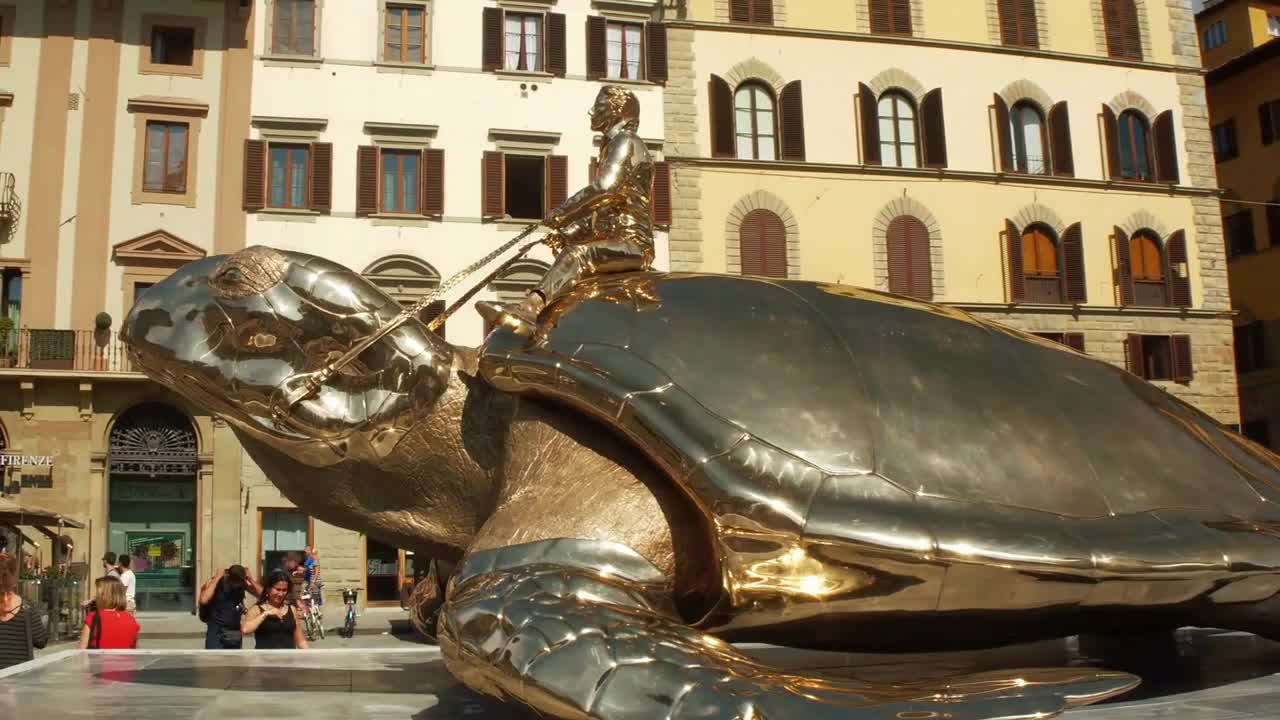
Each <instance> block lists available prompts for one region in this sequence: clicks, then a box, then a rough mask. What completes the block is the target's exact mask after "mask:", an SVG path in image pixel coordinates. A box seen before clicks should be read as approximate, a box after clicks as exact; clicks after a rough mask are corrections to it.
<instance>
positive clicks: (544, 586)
mask: <svg viewBox="0 0 1280 720" xmlns="http://www.w3.org/2000/svg"><path fill="white" fill-rule="evenodd" d="M666 583H667V580H666V578H665V577H664V576H663V575H662V573H660V572H659V571H658V570H657V569H656V568H654V567H653V566H652V565H650V564H649V563H648V561H646V560H645V559H644V558H642V557H641V556H640V555H638V554H637V553H635V552H633V551H631V550H630V549H629V548H627V547H625V546H622V545H619V544H616V543H609V542H602V541H588V540H553V541H543V542H536V543H530V544H527V545H517V546H511V547H506V548H500V549H496V550H487V551H482V552H479V553H476V554H473V555H471V556H470V557H468V558H467V559H466V561H464V564H463V566H462V567H461V568H460V569H459V572H458V574H457V575H456V576H455V577H454V579H453V581H452V582H451V583H450V588H449V597H448V600H447V601H446V603H445V607H444V610H443V612H442V613H441V622H440V636H439V637H440V645H441V649H442V650H443V651H444V655H445V662H446V664H447V666H448V667H449V670H450V671H451V672H452V673H453V674H454V675H455V676H456V677H457V678H458V679H459V680H461V681H462V682H463V683H465V684H466V685H467V686H469V687H470V688H472V689H473V690H476V691H478V692H481V693H484V694H487V695H491V696H494V697H497V698H500V699H514V700H517V701H520V702H523V703H525V704H527V705H529V706H531V707H533V708H534V709H535V710H537V711H539V712H541V713H543V714H546V715H550V716H553V717H558V718H566V719H568V718H573V719H575V720H576V719H578V718H599V719H600V720H618V719H621V718H655V717H656V718H670V719H671V720H681V719H682V718H724V719H726V720H728V719H730V718H792V717H795V718H801V717H803V718H817V719H819V720H821V719H823V718H842V719H847V718H855V719H857V718H866V719H868V720H870V719H871V718H876V719H879V718H885V717H899V718H927V717H947V718H950V719H951V720H984V719H987V718H1002V719H1009V720H1012V719H1015V718H1044V717H1050V716H1053V715H1056V714H1058V713H1060V712H1062V711H1063V710H1065V709H1067V708H1069V707H1074V706H1077V705H1086V704H1089V703H1093V702H1098V701H1100V700H1104V699H1106V698H1109V697H1112V696H1115V695H1117V694H1120V693H1123V692H1125V691H1127V690H1129V689H1131V688H1133V687H1134V686H1135V685H1137V683H1138V679H1137V678H1136V677H1134V676H1132V675H1129V674H1126V673H1118V672H1107V671H1100V670H1092V669H1079V668H1073V669H1039V670H1027V671H1009V672H1001V673H983V674H978V675H968V676H963V677H956V678H950V679H947V680H931V681H919V682H911V683H904V684H887V683H870V682H862V681H859V680H856V679H843V678H841V679H828V678H819V677H815V676H809V675H800V674H796V673H788V672H782V671H778V670H773V669H770V668H767V667H765V666H763V665H761V664H759V663H757V662H756V661H754V660H752V659H750V658H748V657H747V656H745V655H743V654H741V653H740V652H738V651H737V650H736V649H734V648H733V647H732V646H731V645H729V644H727V643H725V642H724V641H722V640H719V639H717V638H715V637H712V636H710V635H706V634H703V633H701V632H698V631H697V630H695V629H693V628H691V627H689V626H687V625H685V624H683V623H682V622H681V621H680V620H679V618H678V617H677V616H676V614H675V612H674V610H673V609H671V608H670V607H669V605H670V603H669V602H668V601H666V600H665V599H664V598H665V597H667V596H668V593H669V588H667V587H666Z"/></svg>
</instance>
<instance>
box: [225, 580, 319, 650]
mask: <svg viewBox="0 0 1280 720" xmlns="http://www.w3.org/2000/svg"><path fill="white" fill-rule="evenodd" d="M290 586H291V584H290V582H289V576H288V575H287V574H286V573H285V572H284V571H282V570H272V571H271V573H270V574H269V575H267V579H266V580H265V581H263V583H262V596H261V597H260V598H258V604H257V605H254V606H253V607H251V608H249V612H248V613H246V614H245V616H244V620H241V621H240V633H241V634H242V635H252V636H253V637H254V647H255V648H257V649H258V650H293V649H294V648H297V649H299V650H305V649H307V648H308V647H309V646H308V645H307V639H306V638H304V637H303V636H302V618H301V616H300V615H299V614H298V608H297V606H295V605H294V604H293V603H290V602H288V596H289V588H290Z"/></svg>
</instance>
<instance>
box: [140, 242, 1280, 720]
mask: <svg viewBox="0 0 1280 720" xmlns="http://www.w3.org/2000/svg"><path fill="white" fill-rule="evenodd" d="M400 313H401V308H400V306H399V305H398V304H397V303H396V301H395V300H393V299H392V298H391V297H389V296H387V295H386V294H385V293H383V292H382V291H380V290H379V289H378V288H377V287H375V286H374V285H372V284H371V283H369V282H368V281H367V280H365V279H364V278H362V277H360V276H359V275H358V274H356V273H353V272H351V271H350V270H348V269H347V268H344V267H342V266H340V265H337V264H335V263H333V262H330V261H328V260H324V259H322V258H318V257H315V256H310V255H305V254H302V253H296V252H286V251H279V250H273V249H270V248H265V247H260V246H256V247H251V248H247V249H245V250H243V251H240V252H238V253H236V254H234V255H230V256H219V257H209V258H205V259H202V260H198V261H195V262H193V263H191V264H189V265H187V266H185V267H183V268H181V269H179V270H178V271H177V272H175V273H174V274H173V275H172V276H170V277H169V278H167V279H166V280H164V281H163V282H161V283H159V284H157V285H155V286H154V287H152V288H151V289H150V290H148V291H147V293H146V294H145V295H144V296H143V297H142V298H141V299H140V300H139V301H138V303H137V304H136V305H135V307H134V308H133V309H132V311H131V312H130V315H129V317H128V319H127V321H126V325H125V329H124V336H125V338H126V340H127V342H128V344H129V347H130V351H131V355H132V357H133V359H134V361H135V362H136V363H137V366H138V367H139V368H141V369H142V370H143V371H144V372H146V373H147V374H148V375H149V376H150V377H152V378H153V379H155V380H156V381H157V382H159V383H161V384H163V385H165V386H167V387H168V388H170V389H172V390H173V391H174V392H176V393H178V394H180V395H182V396H185V397H186V398H188V399H189V400H190V402H192V403H193V404H195V405H197V406H199V407H202V408H204V409H205V410H207V411H209V412H211V413H214V414H216V415H218V416H220V417H222V418H224V419H225V420H226V421H227V422H228V423H229V424H230V425H231V427H232V428H234V430H235V432H236V433H237V435H238V436H239V438H240V439H241V441H242V442H243V444H244V446H245V448H246V450H247V452H248V453H249V454H250V455H251V456H252V457H253V458H254V460H255V461H256V462H257V463H258V465H259V466H261V467H262V468H263V470H264V471H265V472H266V474H267V475H268V476H269V477H270V478H271V479H272V481H273V482H275V483H276V484H277V485H278V486H279V487H280V488H281V490H282V491H283V492H284V494H285V495H286V496H287V497H288V498H289V499H290V500H292V501H293V502H294V503H296V504H297V505H298V506H299V507H300V508H302V509H304V510H305V511H307V512H309V513H311V514H312V515H314V516H316V517H318V518H320V519H322V520H325V521H327V522H330V523H334V524H336V525H340V526H344V527H349V528H356V529H359V530H361V531H363V532H366V533H368V534H369V535H371V536H373V537H376V538H379V539H381V540H383V541H384V542H388V543H392V544H395V545H397V546H400V547H405V548H410V549H414V550H415V551H417V552H418V553H421V554H423V555H425V556H429V557H433V558H439V559H440V560H441V561H442V562H443V563H444V564H445V565H446V566H450V567H452V572H451V573H450V577H449V580H448V587H447V594H446V597H445V598H444V605H443V608H442V609H441V611H440V614H439V623H438V633H439V634H438V637H439V641H440V645H441V649H442V652H443V654H444V657H445V659H446V663H447V665H448V667H449V669H450V670H451V671H452V672H453V673H454V675H455V676H456V677H457V678H458V679H459V680H461V681H462V682H463V683H465V684H466V685H468V686H469V687H471V688H473V689H474V690H477V691H479V692H481V693H485V694H489V695H492V696H496V697H499V698H506V699H514V700H518V701H520V702H523V703H526V704H528V705H530V706H532V707H533V708H534V709H536V710H538V711H540V712H542V713H544V714H547V715H551V716H554V717H559V718H601V719H602V720H614V719H615V718H630V717H645V718H651V717H667V718H673V719H676V718H744V719H745V718H783V717H805V718H810V717H812V718H944V717H945V718H952V719H954V720H966V719H969V718H972V719H975V720H976V719H979V718H997V717H998V718H1033V717H1034V718H1040V717H1047V716H1050V715H1053V714H1055V713H1058V712H1061V711H1062V710H1064V709H1066V708H1068V707H1071V706H1075V705H1083V704H1088V703H1092V702H1097V701H1099V700H1102V699H1105V698H1108V697H1112V696H1114V695H1117V694H1119V693H1122V692H1124V691H1126V690H1128V689H1130V688H1132V687H1133V686H1134V685H1135V684H1136V683H1137V682H1138V679H1137V678H1135V677H1134V676H1132V675H1129V674H1126V673H1120V672H1111V671H1107V670H1095V669H1080V668H1072V669H1067V668H1048V669H1033V670H1012V671H1006V672H999V673H986V674H982V675H967V676H963V677H956V678H951V679H948V680H946V681H938V680H920V679H911V680H908V681H904V682H901V683H885V682H881V681H877V682H870V681H859V680H857V679H848V678H845V679H834V678H825V677H819V676H817V675H813V674H800V673H794V672H781V671H777V670H773V669H770V668H768V667H765V666H763V665H761V664H760V663H758V662H756V661H754V660H751V659H749V658H748V657H747V656H745V655H743V654H742V653H740V652H739V651H738V650H736V649H735V648H734V647H733V646H732V645H730V644H728V643H729V641H760V642H768V643H774V644H780V645H787V646H794V647H802V648H821V649H847V650H854V649H857V650H870V651H917V650H918V651H923V650H938V649H955V648H971V647H988V646H997V645H1002V644H1008V643H1013V642H1020V641H1027V640H1032V639H1037V638H1047V637H1060V636H1065V635H1070V634H1075V633H1082V632H1086V633H1103V634H1105V633H1109V632H1114V631H1125V632H1128V631H1133V630H1146V629H1172V628H1176V627H1178V626H1181V625H1208V626H1215V627H1225V628H1232V629H1240V630H1247V631H1251V632H1255V633H1259V634H1262V635H1265V636H1268V637H1272V638H1280V626H1278V625H1277V617H1280V615H1278V614H1277V613H1278V612H1280V606H1278V604H1277V603H1278V602H1280V601H1278V600H1277V593H1278V592H1280V573H1278V572H1277V565H1278V564H1280V535H1278V532H1277V531H1280V509H1277V507H1276V505H1275V502H1276V501H1277V500H1280V463H1278V462H1277V457H1276V456H1274V455H1272V454H1271V453H1269V452H1268V451H1266V450H1264V449H1262V448H1260V447H1259V446H1257V445H1254V444H1252V443H1250V442H1249V441H1247V440H1245V439H1243V438H1242V437H1240V436H1239V435H1237V434H1234V433H1232V432H1229V431H1227V430H1226V429H1224V428H1223V427H1222V426H1221V425H1219V424H1218V423H1217V422H1215V421H1213V420H1212V419H1210V418H1209V417H1207V416H1206V415H1204V414H1203V413H1201V412H1199V411H1197V410H1195V409H1194V408H1192V407H1191V406H1189V405H1187V404H1186V403H1183V402H1181V401H1179V400H1177V399H1176V398H1174V397H1173V396H1171V395H1170V394H1168V393H1166V392H1165V391H1163V390H1161V389H1159V388H1157V387H1155V386H1153V385H1151V384H1149V383H1146V382H1144V381H1142V380H1140V379H1138V378H1136V377H1134V376H1132V375H1131V374H1129V373H1126V372H1124V371H1122V370H1120V369H1118V368H1115V367H1113V366H1111V365H1109V364H1107V363H1104V362H1101V361H1099V360H1096V359H1093V358H1090V357H1088V356H1086V355H1084V354H1081V353H1077V352H1075V351H1073V350H1070V349H1068V348H1065V347H1063V346H1060V345H1057V344H1055V343H1051V342H1048V341H1044V340H1041V339H1039V338H1036V337H1033V336H1030V335H1026V334H1023V333H1020V332H1017V331H1014V330H1011V329H1008V328H1005V327H1002V326H999V325H996V324H992V323H988V322H985V321H982V320H980V319H976V318H974V317H972V316H969V315H967V314H965V313H963V312H960V311H957V310H953V309H949V308H945V307H941V306H937V305H932V304H929V303H924V302H917V301H914V300H909V299H905V298H901V297H896V296H893V295H889V294H885V293H879V292H872V291H867V290H861V289H856V288H851V287H845V286H839V285H831V284H823V283H815V282H800V281H781V280H775V279H766V278H751V277H739V276H724V275H713V274H677V273H670V274H668V273H659V272H640V273H628V274H620V275H613V276H606V277H602V278H598V279H596V280H593V281H587V282H585V283H583V284H581V285H580V286H579V287H577V288H575V289H574V291H573V292H571V293H570V294H569V295H568V296H566V297H563V298H561V299H559V300H557V301H556V302H554V303H553V304H551V305H550V306H549V307H547V308H546V309H545V310H544V311H543V313H542V315H541V316H540V318H539V326H538V331H537V332H536V333H535V334H534V335H533V336H532V337H518V336H517V335H515V334H513V333H511V332H509V331H507V330H503V329H498V330H495V331H494V332H492V333H491V334H490V335H489V337H488V338H487V339H486V341H485V343H484V344H483V346H482V347H480V348H479V349H467V348H459V347H454V346H451V345H449V344H448V343H446V342H445V341H444V340H443V339H441V338H440V337H439V336H437V335H436V334H434V333H432V332H430V331H429V330H428V329H427V327H426V326H425V325H424V324H423V323H421V322H418V321H417V320H416V319H414V320H410V321H408V322H404V323H403V324H400V325H399V326H398V327H395V328H394V329H393V330H391V331H390V332H388V333H386V335H385V336H383V337H380V338H379V339H378V340H377V342H374V343H373V344H371V345H370V346H369V347H368V348H367V349H365V350H364V351H363V352H361V353H360V354H359V356H358V357H356V358H355V359H354V361H353V362H350V363H349V364H347V365H345V366H344V367H343V368H342V369H341V371H340V372H338V373H336V374H334V375H333V376H332V377H324V380H325V381H324V382H323V383H321V384H319V385H318V387H314V388H313V389H314V390H315V392H314V393H313V394H310V395H308V394H307V393H297V392H294V390H295V389H296V388H297V387H298V385H299V384H300V383H301V382H303V381H304V380H303V379H305V378H315V377H317V375H316V374H315V373H316V371H318V370H319V369H321V368H323V367H326V366H327V365H331V364H332V362H333V360H334V358H337V357H342V356H343V355H344V353H346V352H347V351H348V350H350V349H351V348H352V347H354V346H356V344H357V343H359V342H361V340H362V339H366V338H369V337H370V335H371V334H374V333H376V332H377V331H378V329H379V328H385V327H386V326H387V325H388V323H392V322H393V321H394V320H395V319H396V318H397V316H398V315H399V314H400ZM321 377H323V376H321ZM282 398H288V399H289V400H288V401H287V402H283V403H282ZM424 594H425V595H426V596H430V595H431V594H432V593H431V592H430V591H428V592H426V593H424Z"/></svg>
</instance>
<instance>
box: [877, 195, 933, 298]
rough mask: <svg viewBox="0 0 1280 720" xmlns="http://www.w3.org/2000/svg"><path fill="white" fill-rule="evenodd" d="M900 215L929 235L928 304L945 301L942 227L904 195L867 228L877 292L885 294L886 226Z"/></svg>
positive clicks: (887, 234)
mask: <svg viewBox="0 0 1280 720" xmlns="http://www.w3.org/2000/svg"><path fill="white" fill-rule="evenodd" d="M903 215H910V216H911V217H914V218H915V219H917V220H919V221H920V222H922V223H924V226H925V228H926V229H928V231H929V271H930V284H931V290H932V292H933V300H932V302H939V301H941V300H942V299H943V298H944V297H946V292H947V288H946V273H945V272H944V268H943V240H942V225H941V223H939V222H938V218H937V217H936V216H935V215H934V214H933V213H932V212H931V211H930V210H929V208H928V207H926V206H925V205H924V203H922V202H920V201H919V200H916V199H915V198H913V197H910V196H907V195H904V196H902V197H900V198H895V199H894V200H892V201H890V202H888V203H886V204H885V206H884V207H882V208H880V211H879V212H877V213H876V218H875V221H874V222H873V224H872V226H871V266H872V269H873V273H874V275H875V287H876V289H877V290H881V291H883V292H889V225H890V224H891V223H892V222H893V221H894V220H895V219H897V218H899V217H901V216H903Z"/></svg>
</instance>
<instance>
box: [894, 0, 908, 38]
mask: <svg viewBox="0 0 1280 720" xmlns="http://www.w3.org/2000/svg"><path fill="white" fill-rule="evenodd" d="M890 5H892V8H891V9H892V12H893V32H895V33H896V34H898V35H910V34H911V0H891V1H890Z"/></svg>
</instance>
